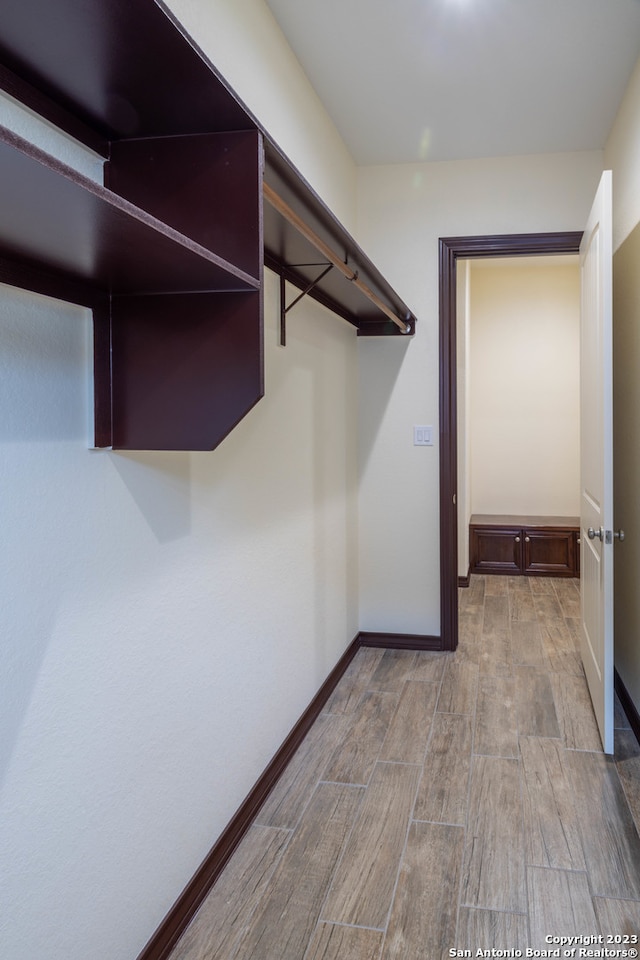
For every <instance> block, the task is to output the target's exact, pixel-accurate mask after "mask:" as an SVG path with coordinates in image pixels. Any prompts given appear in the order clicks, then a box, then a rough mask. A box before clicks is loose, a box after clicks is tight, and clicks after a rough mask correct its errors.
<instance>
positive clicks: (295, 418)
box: [0, 3, 358, 960]
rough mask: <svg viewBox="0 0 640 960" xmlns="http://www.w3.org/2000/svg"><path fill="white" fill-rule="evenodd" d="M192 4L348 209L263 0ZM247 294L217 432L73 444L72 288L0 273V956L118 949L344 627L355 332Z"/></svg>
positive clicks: (62, 958) (336, 149) (195, 853)
mask: <svg viewBox="0 0 640 960" xmlns="http://www.w3.org/2000/svg"><path fill="white" fill-rule="evenodd" d="M175 6H176V9H177V8H178V4H177V3H176V4H175ZM185 6H186V5H185ZM191 8H192V12H193V13H197V17H196V21H195V22H194V24H193V26H194V33H195V32H197V31H198V32H199V33H200V36H198V37H197V39H198V40H199V41H200V43H201V44H202V45H203V46H207V45H208V41H209V40H210V39H211V38H212V37H213V38H214V39H215V46H216V49H217V50H218V51H219V50H223V49H226V48H225V42H226V40H225V38H228V39H229V49H230V50H231V49H232V48H234V49H235V53H236V54H237V57H236V59H235V60H234V63H235V67H234V71H235V72H234V77H233V78H229V79H232V80H233V82H237V81H238V80H240V79H242V78H244V88H245V89H244V90H243V92H244V94H245V96H247V99H249V96H248V94H250V93H252V92H253V96H254V101H255V102H254V103H252V104H251V106H252V108H253V109H254V110H255V111H256V112H257V113H258V112H260V111H262V112H263V114H264V115H261V116H260V119H261V120H262V122H264V123H265V126H267V127H268V126H269V125H270V123H271V122H272V120H274V118H275V119H277V122H278V124H279V128H278V131H277V136H278V138H279V140H280V141H281V145H282V146H283V148H284V149H285V150H287V152H290V153H291V154H292V155H294V154H295V155H296V157H297V160H298V162H300V161H301V160H302V159H306V160H307V161H308V160H309V158H310V157H312V156H313V164H312V165H311V166H312V167H313V169H311V170H309V169H303V172H305V173H306V174H307V176H310V177H311V178H312V179H313V180H314V182H315V184H316V186H318V187H319V188H325V189H326V191H327V192H328V193H331V194H332V203H333V205H334V207H335V208H336V212H337V213H338V214H339V215H343V216H345V217H346V218H347V219H348V217H349V215H350V210H352V209H353V207H354V201H353V197H352V196H351V187H352V184H353V176H354V171H353V165H352V164H350V162H348V156H347V154H346V151H345V150H344V147H342V146H341V143H340V141H339V140H338V138H337V135H336V134H335V131H334V133H333V134H332V135H331V136H330V135H329V133H328V131H329V129H330V124H329V123H328V121H327V118H326V116H324V114H322V112H321V111H320V109H319V106H318V103H317V100H315V99H314V97H313V96H311V95H310V94H309V91H308V90H307V91H306V92H305V94H304V99H305V105H304V111H301V109H300V108H299V107H297V106H296V101H298V100H300V99H301V98H302V97H303V94H302V92H301V90H300V88H299V86H298V85H297V82H296V83H294V82H291V83H289V82H287V83H284V82H283V83H281V84H280V85H279V87H278V90H277V93H276V91H275V90H274V89H273V88H269V89H265V77H266V76H267V74H268V72H269V70H270V71H272V72H273V74H274V75H278V74H279V73H280V72H281V71H282V69H283V67H282V65H283V63H289V65H290V66H291V55H290V53H289V52H288V51H287V48H286V47H285V46H284V45H283V42H281V37H280V35H279V34H278V33H277V32H276V31H273V32H272V33H269V34H266V33H264V32H263V31H264V28H265V23H268V22H269V18H268V17H266V9H263V5H262V4H261V3H251V4H246V3H242V4H231V3H229V4H215V3H214V4H208V5H206V6H205V5H202V4H192V5H191ZM236 8H237V11H236ZM236 12H237V22H236V20H235V13H236ZM222 13H224V17H223V16H222ZM254 13H255V14H256V16H257V17H258V19H257V20H256V22H255V23H253V22H251V23H248V22H247V18H249V19H250V16H252V15H253V14H254ZM218 14H220V18H219V19H217V17H218ZM243 37H244V42H245V47H244V49H242V48H241V47H240V46H239V43H240V40H241V39H242V38H243ZM253 45H255V50H254V47H253ZM269 65H270V66H269ZM287 101H289V102H291V104H292V106H291V114H290V116H288V113H287V109H288V108H287ZM303 112H304V113H305V115H306V118H307V119H306V122H305V121H304V120H303V118H302V115H301V114H302V113H303ZM3 117H4V119H5V120H6V121H7V122H10V121H13V122H14V124H15V125H16V126H18V127H19V128H20V130H21V132H23V134H24V133H26V135H28V136H33V137H34V138H36V139H38V140H39V142H40V143H41V144H45V145H46V146H48V147H49V148H50V149H51V150H52V151H54V152H56V153H58V154H59V155H63V156H64V158H65V159H66V160H67V162H72V163H75V164H76V165H80V166H83V169H86V170H87V171H88V172H90V173H91V174H92V175H94V174H95V175H97V174H98V172H99V164H98V165H96V161H95V159H94V158H92V157H90V156H89V157H86V156H78V154H77V150H76V149H75V148H74V147H73V146H72V145H71V144H70V143H69V142H68V141H66V140H65V138H62V139H61V138H59V137H58V136H56V135H54V134H53V133H52V132H51V131H50V130H49V129H48V128H46V127H45V128H43V129H42V130H40V131H39V132H38V133H36V132H35V129H34V124H33V121H32V120H31V118H29V117H28V116H26V115H22V114H21V113H20V111H16V110H15V109H14V107H13V106H12V105H11V104H7V105H6V106H5V108H4V113H3ZM314 144H315V145H316V146H317V148H318V149H317V152H316V151H315V150H314ZM329 157H333V160H334V162H332V163H329V162H328V161H329ZM265 312H266V332H265V352H266V397H265V399H264V400H262V401H261V402H260V403H259V404H258V405H257V406H256V407H255V408H254V409H253V410H252V411H251V412H250V414H249V415H248V416H247V417H246V418H245V419H244V420H243V421H242V423H241V424H240V425H239V426H238V427H237V429H236V430H235V431H234V432H233V433H232V434H231V435H230V436H229V437H228V438H227V439H226V440H225V441H224V442H223V443H222V445H221V446H220V447H219V448H218V449H217V450H216V451H214V452H213V453H210V454H189V453H171V454H163V453H147V454H142V453H140V454H135V453H130V454H117V453H111V452H105V451H91V450H88V449H87V437H88V431H87V421H88V419H89V418H90V411H89V403H88V387H89V384H88V379H89V375H88V371H89V369H90V362H89V339H90V336H89V330H90V320H89V316H88V314H87V312H86V311H84V310H81V309H78V308H75V307H72V306H68V305H63V304H60V303H55V302H53V301H50V300H47V299H45V298H42V297H37V296H34V295H31V294H29V293H25V292H22V291H17V290H14V289H10V288H7V287H3V288H0V430H1V442H2V456H1V457H0V485H1V489H2V497H1V498H0V504H1V506H0V514H1V517H0V522H1V528H2V551H0V584H2V588H1V589H2V637H3V658H4V660H3V670H2V672H1V674H0V731H1V737H2V740H1V744H2V751H1V753H0V760H1V767H0V863H2V871H1V872H2V885H1V891H0V955H1V956H2V957H6V958H7V960H8V958H11V960H87V957H91V958H92V960H132V958H133V957H135V956H136V955H137V954H138V952H139V950H140V949H141V948H142V947H143V945H144V943H145V942H146V940H147V939H148V937H149V936H150V935H151V934H152V933H153V931H154V929H155V928H156V926H157V924H158V923H159V922H160V921H161V919H162V917H163V916H164V914H165V913H166V911H167V910H168V909H169V907H170V906H171V905H172V903H173V901H174V900H175V898H176V896H177V895H178V894H179V893H180V891H181V890H182V888H183V887H184V885H185V884H186V883H187V882H188V880H189V879H190V878H191V876H192V875H193V873H194V871H195V870H196V868H197V867H198V865H199V864H200V862H201V861H202V859H203V858H204V857H205V855H206V854H207V852H208V850H209V849H210V847H211V845H212V843H213V841H214V840H215V839H216V837H217V836H218V834H219V833H220V831H221V830H222V829H223V828H224V826H225V825H226V823H227V822H228V820H229V818H230V817H231V816H232V814H233V813H234V812H235V810H236V809H237V807H238V806H239V804H240V803H241V802H242V800H243V799H244V797H245V795H246V793H247V792H248V790H249V789H250V788H251V787H252V785H253V784H254V783H255V781H256V779H257V778H258V776H259V775H260V773H261V772H262V770H263V769H264V767H265V766H266V764H267V763H268V761H269V760H270V758H271V757H272V756H273V754H274V753H275V751H276V750H277V748H278V747H279V745H280V743H281V742H282V740H283V739H284V737H285V736H286V734H287V733H288V732H289V731H290V729H291V728H292V726H293V725H294V723H295V722H296V720H297V719H298V717H299V716H300V714H301V713H302V711H303V710H304V709H305V708H306V706H307V705H308V703H309V701H310V700H311V699H312V697H313V695H314V694H315V693H316V691H317V690H318V687H319V686H320V685H321V683H322V682H323V680H324V679H325V677H326V676H327V674H328V673H329V672H330V670H331V669H332V668H333V666H334V665H335V663H336V661H337V660H338V659H339V657H340V655H341V654H342V652H343V651H344V649H345V647H346V646H347V645H348V643H349V642H350V641H351V639H352V638H353V637H354V635H355V634H356V633H357V630H358V614H357V536H356V516H357V504H356V493H357V490H356V484H357V464H356V446H357V444H356V421H355V416H356V413H355V411H356V403H357V395H356V388H355V384H356V376H357V356H356V339H355V331H354V330H353V328H352V327H350V326H349V325H348V324H346V323H345V322H344V321H342V320H339V319H338V318H336V317H333V316H332V315H330V314H329V313H328V312H327V311H326V310H324V309H323V308H321V307H319V306H317V305H314V304H313V302H312V301H308V300H307V301H304V302H303V303H301V304H299V305H298V306H297V307H296V308H295V310H293V311H292V312H291V314H290V315H289V319H288V345H287V347H286V348H285V349H283V348H281V347H279V346H278V342H277V338H278V330H277V326H278V316H279V315H278V283H277V280H276V278H275V277H274V276H273V275H272V274H269V273H268V274H267V276H266V291H265Z"/></svg>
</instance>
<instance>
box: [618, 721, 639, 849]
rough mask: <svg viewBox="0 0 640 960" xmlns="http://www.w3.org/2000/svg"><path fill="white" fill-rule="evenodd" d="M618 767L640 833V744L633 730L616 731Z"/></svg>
mask: <svg viewBox="0 0 640 960" xmlns="http://www.w3.org/2000/svg"><path fill="white" fill-rule="evenodd" d="M615 760H616V769H617V771H618V776H619V777H620V782H621V783H622V789H623V790H624V793H625V796H626V798H627V803H628V804H629V809H630V810H631V816H632V817H633V819H634V822H635V825H636V830H637V831H638V833H639V834H640V744H639V743H638V741H637V740H636V738H635V735H634V734H633V733H632V731H631V730H616V732H615Z"/></svg>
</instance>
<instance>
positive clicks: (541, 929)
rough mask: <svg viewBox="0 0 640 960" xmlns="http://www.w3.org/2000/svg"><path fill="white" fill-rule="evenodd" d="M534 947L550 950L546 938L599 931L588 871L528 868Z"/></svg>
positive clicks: (530, 920)
mask: <svg viewBox="0 0 640 960" xmlns="http://www.w3.org/2000/svg"><path fill="white" fill-rule="evenodd" d="M527 882H528V886H529V926H530V930H531V947H532V948H533V949H534V950H550V949H552V948H551V947H550V946H549V943H548V942H547V941H546V939H545V938H546V937H547V936H549V935H552V936H553V935H560V934H561V935H562V936H567V937H574V936H578V935H580V934H583V935H584V934H597V933H598V921H597V919H596V915H595V911H594V909H593V903H592V901H591V894H590V892H589V883H588V881H587V875H586V873H572V872H570V871H568V870H549V869H547V868H545V867H528V868H527Z"/></svg>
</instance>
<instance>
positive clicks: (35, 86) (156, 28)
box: [0, 0, 415, 334]
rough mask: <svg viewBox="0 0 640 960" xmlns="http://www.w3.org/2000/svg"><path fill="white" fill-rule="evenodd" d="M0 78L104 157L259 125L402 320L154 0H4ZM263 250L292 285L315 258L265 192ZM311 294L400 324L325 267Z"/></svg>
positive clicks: (278, 173) (309, 210) (389, 294)
mask: <svg viewBox="0 0 640 960" xmlns="http://www.w3.org/2000/svg"><path fill="white" fill-rule="evenodd" d="M0 87H2V88H3V89H5V90H6V91H7V92H8V93H10V94H11V95H12V96H14V97H16V98H17V99H19V100H21V101H23V102H25V103H27V105H29V106H30V107H32V108H33V109H34V110H36V111H37V112H38V113H40V114H41V115H42V116H44V117H46V118H47V119H49V120H50V121H52V122H53V123H55V124H56V125H57V126H59V127H60V128H62V129H64V130H65V131H66V132H68V133H70V134H71V135H72V136H74V137H75V138H76V139H79V140H80V141H81V142H83V143H85V144H86V145H88V146H89V147H91V148H92V149H94V150H96V151H97V152H99V153H101V154H102V155H103V156H105V157H107V156H108V155H109V152H110V149H111V145H112V144H113V142H114V141H121V140H131V139H138V138H149V137H150V138H158V137H164V136H172V137H177V136H179V135H183V134H199V133H212V132H216V131H220V132H221V131H227V132H228V131H239V130H247V129H254V130H259V131H260V132H261V133H262V135H263V138H264V142H265V159H266V169H265V182H266V183H267V184H268V185H269V186H270V187H271V188H272V189H273V190H274V191H275V192H276V193H277V194H278V195H279V196H280V197H281V198H282V199H283V200H284V201H285V202H286V204H288V205H289V206H291V207H292V208H293V210H294V211H295V212H296V214H297V215H298V216H299V217H300V218H301V219H302V220H304V221H305V222H307V223H308V224H309V226H310V227H311V228H312V229H313V230H314V232H315V233H316V234H318V235H319V236H320V237H321V238H322V239H323V240H324V241H325V242H326V243H327V244H328V245H329V246H330V247H331V248H332V249H333V250H334V251H335V253H336V254H337V255H338V256H339V257H340V258H341V259H342V260H343V261H344V262H345V263H346V264H348V265H349V266H350V267H351V268H352V270H353V273H355V274H357V276H358V278H359V280H360V281H361V282H362V283H363V285H365V286H366V287H367V288H368V289H370V290H371V291H372V292H373V293H374V294H375V295H376V296H377V297H379V298H380V300H381V301H382V302H384V303H385V305H386V307H387V308H388V309H389V310H390V311H391V312H392V313H393V314H394V315H396V316H397V317H398V318H399V319H400V321H401V323H405V322H406V323H407V324H408V326H409V328H410V329H409V332H411V333H412V332H413V330H414V324H415V317H414V316H413V314H412V313H411V311H410V310H409V309H408V307H407V306H406V304H404V303H403V302H402V300H401V299H400V298H399V297H398V296H397V294H396V293H395V292H394V291H393V289H392V288H391V286H390V285H389V284H388V283H387V282H386V281H385V279H384V277H382V275H381V274H380V273H379V271H378V270H377V269H376V268H375V266H374V265H373V264H372V263H371V261H370V260H369V259H368V257H367V256H366V254H364V252H363V251H362V250H361V249H360V247H359V246H358V245H357V244H356V243H355V241H354V240H353V238H352V237H351V236H350V235H349V233H348V232H347V231H346V230H345V229H344V228H343V227H342V226H341V224H340V223H339V221H337V220H336V218H335V217H334V216H333V214H332V213H331V212H330V211H329V210H328V208H327V207H326V205H325V204H324V203H323V202H322V201H321V200H320V199H319V197H318V196H317V195H316V194H315V193H314V191H313V190H312V189H311V187H310V186H309V184H308V183H306V181H305V180H304V179H303V178H302V177H301V175H300V174H299V172H298V171H297V170H296V169H295V168H294V167H293V166H292V164H291V163H290V162H289V161H288V160H287V158H286V157H285V156H284V155H283V154H282V153H281V151H280V150H279V149H278V147H277V146H276V144H274V143H273V141H272V140H271V139H270V137H269V135H268V133H267V132H266V131H264V130H263V129H262V128H261V126H260V124H259V123H258V122H257V121H256V119H255V118H254V117H253V116H252V115H251V114H250V112H249V111H248V110H247V109H246V108H245V107H244V105H243V104H242V103H241V102H240V101H239V100H238V98H237V97H236V96H235V94H234V93H233V92H232V91H231V90H230V89H229V87H228V86H227V84H226V83H225V81H224V80H223V79H222V78H221V77H220V76H219V74H218V73H217V71H216V70H215V68H214V67H213V66H212V64H211V63H210V62H209V61H208V60H207V58H206V57H205V55H204V54H203V53H202V52H201V51H200V50H199V49H198V48H197V47H196V45H195V43H194V42H193V40H191V38H189V37H187V36H186V34H185V32H184V29H183V28H182V26H181V25H180V24H179V23H178V22H177V21H176V20H175V18H174V17H173V15H172V14H171V12H170V11H169V10H168V9H167V8H166V7H165V6H164V5H163V4H162V3H160V2H157V0H4V2H3V13H2V20H1V22H0ZM184 232H185V233H187V231H184ZM264 252H265V259H266V263H267V265H268V266H270V267H271V268H273V269H276V270H277V271H278V272H281V273H284V274H285V275H286V276H287V278H288V279H290V280H291V281H292V282H294V283H296V284H297V285H298V286H300V287H303V286H305V285H307V284H308V283H309V282H310V281H312V280H313V279H314V275H315V276H317V275H318V270H317V267H316V264H318V263H324V262H326V261H324V260H322V258H321V257H319V256H318V252H317V250H316V249H315V248H314V247H313V246H312V245H310V244H309V243H308V241H307V240H305V238H304V237H302V236H301V235H300V234H299V233H298V232H297V231H296V230H295V228H294V227H292V226H291V224H290V223H289V222H288V221H287V220H286V219H285V218H284V217H283V216H282V215H281V214H280V213H278V212H277V211H276V210H275V209H274V208H273V207H272V206H271V205H270V204H266V205H265V213H264ZM309 264H311V266H309ZM311 295H312V296H314V297H315V298H316V299H317V300H319V301H320V302H322V303H324V304H325V305H326V306H328V307H329V308H330V309H332V310H334V311H335V312H336V313H338V314H339V315H340V316H342V317H344V318H345V319H347V320H349V321H350V322H351V323H353V324H355V325H356V326H357V327H359V330H360V332H361V333H367V332H368V333H389V334H396V333H398V334H399V333H400V332H401V331H400V328H399V326H397V325H394V323H393V322H391V321H390V320H389V317H388V316H387V315H386V314H385V313H384V312H382V311H381V310H380V309H379V308H377V307H376V306H375V305H374V304H373V303H372V302H371V300H369V299H368V298H367V297H366V296H364V295H363V294H362V292H361V291H360V290H358V287H357V286H354V285H353V284H350V283H349V281H348V280H345V278H344V277H343V276H341V275H340V274H339V273H338V272H336V271H331V272H330V273H329V274H328V275H327V277H326V278H325V280H323V281H322V282H321V284H320V285H319V286H318V287H317V288H316V289H315V290H314V291H313V292H312V293H311Z"/></svg>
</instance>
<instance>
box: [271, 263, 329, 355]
mask: <svg viewBox="0 0 640 960" xmlns="http://www.w3.org/2000/svg"><path fill="white" fill-rule="evenodd" d="M330 270H333V264H332V263H330V264H329V265H328V267H326V268H325V269H324V270H323V271H322V273H321V274H320V276H319V277H316V279H315V280H312V281H311V283H309V284H307V286H306V287H305V288H304V290H303V291H302V293H301V294H299V295H298V296H297V297H296V298H295V300H292V301H291V303H290V304H289V306H288V307H287V306H285V300H286V282H287V281H286V280H285V278H284V277H283V276H282V274H280V346H281V347H286V345H287V314H288V313H289V310H291V308H292V307H295V305H296V303H298V302H299V301H300V300H302V298H303V297H306V296H307V294H308V293H311V291H312V290H313V288H314V287H316V286H317V285H318V284H319V283H320V281H321V280H322V278H323V277H326V275H327V274H328V273H329V271H330Z"/></svg>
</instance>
